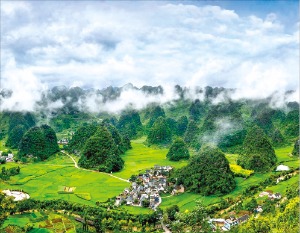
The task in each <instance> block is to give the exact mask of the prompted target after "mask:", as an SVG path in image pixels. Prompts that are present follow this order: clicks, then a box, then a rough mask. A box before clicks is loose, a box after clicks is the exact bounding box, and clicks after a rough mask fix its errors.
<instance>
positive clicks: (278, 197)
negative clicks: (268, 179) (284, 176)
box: [272, 193, 281, 199]
mask: <svg viewBox="0 0 300 233" xmlns="http://www.w3.org/2000/svg"><path fill="white" fill-rule="evenodd" d="M272 197H273V198H274V199H281V194H280V193H275V194H273V195H272Z"/></svg>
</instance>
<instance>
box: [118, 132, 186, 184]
mask: <svg viewBox="0 0 300 233" xmlns="http://www.w3.org/2000/svg"><path fill="white" fill-rule="evenodd" d="M145 140H146V138H145V137H142V138H140V139H137V140H132V141H131V145H132V149H131V150H128V151H127V152H126V153H125V154H124V155H122V158H123V159H124V161H125V167H124V168H123V170H122V171H120V172H118V173H115V175H116V176H119V177H122V178H124V179H128V178H130V176H131V175H132V174H138V173H140V172H142V171H144V170H145V169H148V168H151V167H153V166H154V165H156V164H157V165H170V166H173V167H176V168H178V167H183V166H185V165H186V164H187V161H179V162H172V161H169V160H168V159H167V158H166V155H167V153H168V151H169V150H168V149H166V148H155V147H148V146H146V145H144V144H143V142H144V141H145Z"/></svg>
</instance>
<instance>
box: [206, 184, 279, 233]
mask: <svg viewBox="0 0 300 233" xmlns="http://www.w3.org/2000/svg"><path fill="white" fill-rule="evenodd" d="M264 196H267V197H268V198H269V199H272V200H274V199H281V194H280V193H274V194H273V192H272V191H270V190H268V191H263V192H261V193H260V194H259V197H264ZM261 212H263V207H262V206H260V205H259V206H257V207H256V208H255V210H254V213H261ZM248 219H249V215H248V214H245V215H243V216H241V217H239V218H236V217H235V216H234V215H231V216H230V217H229V218H228V219H223V218H212V219H210V220H209V221H208V222H209V224H210V226H211V227H212V229H214V230H216V229H217V228H219V229H221V230H222V231H229V230H230V229H231V228H232V227H234V226H237V225H239V224H241V223H243V222H246V221H247V220H248Z"/></svg>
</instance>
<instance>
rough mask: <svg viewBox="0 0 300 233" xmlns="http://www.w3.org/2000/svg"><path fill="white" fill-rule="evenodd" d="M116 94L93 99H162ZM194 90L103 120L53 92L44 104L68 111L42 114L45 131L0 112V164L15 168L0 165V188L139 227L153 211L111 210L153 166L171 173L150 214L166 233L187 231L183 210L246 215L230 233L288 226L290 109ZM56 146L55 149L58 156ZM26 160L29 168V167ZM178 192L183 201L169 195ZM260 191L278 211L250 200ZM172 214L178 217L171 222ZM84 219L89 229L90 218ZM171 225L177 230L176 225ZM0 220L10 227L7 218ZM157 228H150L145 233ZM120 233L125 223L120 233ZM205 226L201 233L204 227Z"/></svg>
mask: <svg viewBox="0 0 300 233" xmlns="http://www.w3.org/2000/svg"><path fill="white" fill-rule="evenodd" d="M126 88H127V89H126ZM126 88H121V89H115V88H111V89H110V88H108V89H106V90H105V91H104V92H99V93H100V94H101V95H107V97H106V101H107V102H109V101H118V98H119V97H120V96H121V95H122V91H126V90H128V89H130V90H131V89H132V90H134V91H141V92H143V93H147V95H151V96H160V95H162V94H163V90H164V89H163V87H153V88H152V87H147V88H143V89H136V88H135V87H133V86H127V87H126ZM183 89H184V88H183ZM54 90H55V89H54ZM199 90H202V94H201V95H202V97H201V98H199V99H198V98H197V99H190V98H187V97H186V96H187V93H190V91H188V90H187V89H185V91H183V92H182V93H181V94H180V98H179V99H177V100H175V101H174V100H172V101H169V102H166V103H163V104H160V103H157V102H151V103H149V104H147V105H146V106H145V107H143V108H141V109H133V108H132V107H128V108H126V109H125V110H122V111H120V112H113V113H112V112H109V111H107V110H106V109H104V110H103V111H99V113H97V114H96V113H91V112H89V111H85V110H83V109H77V110H76V111H75V110H74V111H73V110H72V109H70V108H69V107H70V106H69V105H68V103H69V102H68V101H70V99H69V98H67V96H69V94H65V95H66V96H65V97H64V95H63V94H61V91H64V92H66V93H69V92H70V93H73V94H74V93H77V94H78V96H77V97H76V95H77V94H76V95H75V96H74V97H72V98H73V99H72V101H73V103H75V102H76V101H78V99H80V98H81V97H80V96H84V95H86V93H88V91H87V92H86V91H84V90H82V91H80V89H72V90H71V89H70V90H67V89H59V90H57V95H56V94H53V93H52V94H51V98H50V97H49V98H50V99H49V101H51V99H52V100H57V99H64V98H65V100H66V102H65V104H66V105H68V106H69V107H66V106H62V107H61V108H60V109H56V110H55V111H53V112H52V113H53V115H52V116H51V119H50V121H49V123H50V126H51V128H50V127H49V126H45V125H42V126H35V125H41V124H43V123H44V121H45V119H44V118H41V117H40V116H41V115H40V114H41V113H40V112H38V111H36V112H31V113H14V112H4V113H1V118H0V123H1V129H2V131H1V132H2V133H1V135H2V139H1V145H0V150H1V151H3V155H4V156H3V158H4V160H6V157H5V156H7V154H8V153H6V152H5V151H6V150H7V151H9V153H10V152H13V154H14V159H15V162H7V163H5V161H4V162H3V163H4V164H2V165H0V166H1V167H2V168H4V167H5V170H4V171H6V170H8V169H9V168H14V167H15V166H16V165H18V166H20V173H19V174H16V175H13V176H10V177H9V179H7V180H6V181H4V180H3V181H0V182H1V187H3V188H5V189H15V187H18V189H22V190H24V191H25V192H27V193H28V194H29V195H30V199H29V200H30V201H31V200H38V201H40V202H46V203H47V205H48V204H49V202H51V201H52V200H55V199H60V200H63V201H66V202H70V203H71V202H72V203H78V205H87V206H90V207H89V208H100V209H102V210H103V209H106V208H109V209H113V210H116V211H121V212H124V213H125V212H126V213H130V214H133V215H134V216H135V215H139V214H143V215H145V219H147V220H145V221H146V222H147V223H148V225H149V223H150V222H151V221H152V220H150V218H151V216H152V215H153V214H154V213H157V212H153V210H151V209H147V208H142V207H135V206H131V205H124V204H123V205H121V206H119V207H116V206H115V198H116V197H117V196H118V195H120V194H122V192H124V190H126V188H131V184H132V183H130V182H129V180H131V179H132V178H134V177H137V176H139V175H140V174H143V173H144V172H146V171H147V170H149V169H151V168H153V167H154V166H156V165H160V166H172V167H173V170H172V172H171V175H170V177H168V185H169V186H168V188H166V189H165V190H166V193H163V192H162V193H160V197H161V203H160V204H159V208H158V210H159V211H160V210H161V211H163V212H164V218H163V221H164V222H165V223H167V224H168V225H169V227H170V228H171V229H172V231H174V232H176V229H180V230H177V231H179V232H183V231H186V230H188V229H189V226H192V225H189V224H190V223H189V222H185V221H184V219H185V218H191V219H193V216H192V214H191V213H192V212H193V210H194V211H200V212H199V213H201V214H203V216H210V217H211V218H224V219H227V218H228V216H229V213H234V215H235V216H236V218H239V217H242V216H243V215H245V214H248V215H249V217H250V218H249V220H248V221H247V223H245V224H244V225H241V226H240V227H238V228H233V230H231V231H232V232H243V231H245V229H248V230H251V229H252V228H251V227H252V226H253V225H255V224H260V222H259V221H261V223H262V224H263V225H267V224H269V220H268V219H281V220H280V221H282V222H284V223H287V222H289V221H290V220H289V219H286V218H284V213H286V211H288V210H292V209H294V207H295V203H297V202H298V200H297V199H296V198H295V197H294V194H291V192H292V191H287V190H288V188H289V187H290V186H291V185H293V186H297V184H296V180H297V176H298V173H299V158H298V157H297V150H299V149H298V148H299V143H298V135H296V134H295V133H294V131H293V130H294V127H295V125H297V122H296V121H295V118H296V117H297V114H299V109H298V108H299V104H298V103H291V102H287V103H286V104H285V107H284V109H272V108H271V107H270V102H271V99H272V97H269V98H266V99H260V100H251V99H247V100H245V99H241V100H233V99H230V95H227V99H226V100H224V101H221V102H218V103H216V102H215V99H216V98H217V97H218V96H219V95H221V94H222V93H225V92H226V93H227V94H228V93H229V94H230V93H231V92H233V90H227V89H224V88H212V89H211V88H208V87H206V88H202V89H201V88H199V89H198V91H199ZM54 93H56V92H55V91H54ZM59 93H60V94H59ZM118 93H119V94H118ZM287 95H288V94H287ZM47 98H48V97H47ZM107 102H106V103H107ZM106 103H104V104H106ZM9 116H12V117H9ZM16 119H19V120H16ZM16 122H17V123H16ZM47 140H49V141H47ZM18 141H20V143H17V142H18ZM57 141H58V142H60V143H61V144H60V146H59V148H58V147H57ZM12 142H16V143H12ZM62 142H64V143H62ZM208 148H214V149H208ZM58 150H63V151H62V152H58ZM30 154H32V155H33V157H37V158H39V159H30V158H29V157H28V155H30ZM22 158H27V159H26V160H25V159H22ZM40 160H42V161H40ZM18 161H21V163H20V162H18ZM16 162H18V164H16ZM278 165H284V166H288V168H289V171H280V172H275V170H276V167H277V166H278ZM111 172H113V173H111ZM3 177H5V176H3ZM277 179H279V180H280V182H277ZM180 185H183V187H184V192H183V193H179V192H178V193H177V194H175V195H174V192H175V191H174V190H179V187H181V186H180ZM293 186H292V187H293ZM297 187H298V186H297ZM65 190H72V192H69V191H65ZM266 190H267V191H270V190H271V191H272V192H274V193H275V192H278V193H280V195H281V196H282V199H281V200H282V204H280V207H275V204H274V203H275V202H269V201H268V200H267V199H263V198H260V197H259V194H260V193H261V192H262V191H266ZM172 191H174V192H173V193H172ZM176 192H177V191H176ZM176 192H175V193H176ZM149 199H150V198H149ZM284 200H285V201H284ZM199 201H201V203H200V204H199ZM237 203H238V204H237ZM30 205H32V206H33V204H32V203H31V204H30ZM30 205H29V206H30ZM41 205H43V204H41ZM258 205H261V206H262V208H263V209H264V208H265V210H266V211H265V214H261V216H259V218H258V219H256V218H252V217H253V216H254V214H255V212H254V209H253V208H254V207H255V208H256V207H257V206H258ZM17 206H18V205H17ZM18 208H19V207H18ZM268 208H269V209H268ZM204 209H205V214H204V212H202V210H204ZM176 212H179V214H178V215H175V213H176ZM197 213H198V212H197ZM180 216H181V217H180ZM201 216H202V215H201ZM152 217H153V216H152ZM179 218H180V219H179ZM267 218H268V219H267ZM4 219H5V218H3V221H4ZM91 219H92V220H93V221H98V220H96V219H95V218H94V217H93V215H92V217H91ZM174 220H178V221H179V222H180V224H181V225H180V226H178V225H176V224H175V223H176V222H175V221H174ZM8 221H12V220H11V218H9V220H8ZM14 221H15V220H14ZM105 221H106V220H105ZM140 221H141V220H137V219H135V220H132V222H135V224H137V226H139V227H140V228H138V229H140V230H141V231H144V230H143V227H146V222H145V223H144V224H145V225H143V224H142V223H141V222H140ZM195 221H196V222H195V223H193V224H194V225H193V226H194V227H196V228H197V227H199V226H200V225H201V224H202V226H203V227H204V226H206V222H203V221H202V220H201V221H200V220H195ZM276 221H277V220H276ZM278 221H279V220H278ZM17 222H18V221H17ZM101 222H102V221H101ZM138 222H139V224H141V225H138ZM159 224H160V223H157V222H156V223H155V224H154V225H153V227H156V226H157V225H159ZM199 224H200V225H199ZM212 224H213V225H214V223H212ZM148 225H147V226H148ZM269 225H270V224H269ZM290 225H291V228H286V229H295V227H296V225H295V223H294V222H291V223H290ZM5 226H7V225H5ZM120 226H121V225H120ZM106 227H107V226H106ZM127 227H129V226H128V225H127V223H126V224H125V225H124V226H123V228H122V227H121V228H122V229H125V228H126V229H127ZM208 227H209V228H208V229H210V225H208ZM276 227H277V226H274V225H272V224H271V225H270V227H269V228H268V229H269V232H270V231H273V232H280V229H282V228H283V227H282V226H281V225H280V226H278V229H277V228H276ZM90 228H91V229H95V228H93V227H91V226H90ZM279 228H280V229H279ZM128 229H129V228H128ZM149 229H150V228H149ZM275 229H276V230H278V231H275ZM249 232H250V231H249ZM266 232H268V231H266Z"/></svg>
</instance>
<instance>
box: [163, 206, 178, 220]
mask: <svg viewBox="0 0 300 233" xmlns="http://www.w3.org/2000/svg"><path fill="white" fill-rule="evenodd" d="M166 211H167V214H168V218H169V220H170V221H174V220H175V214H176V213H177V212H179V207H178V205H172V206H171V207H169V208H167V209H166Z"/></svg>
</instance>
